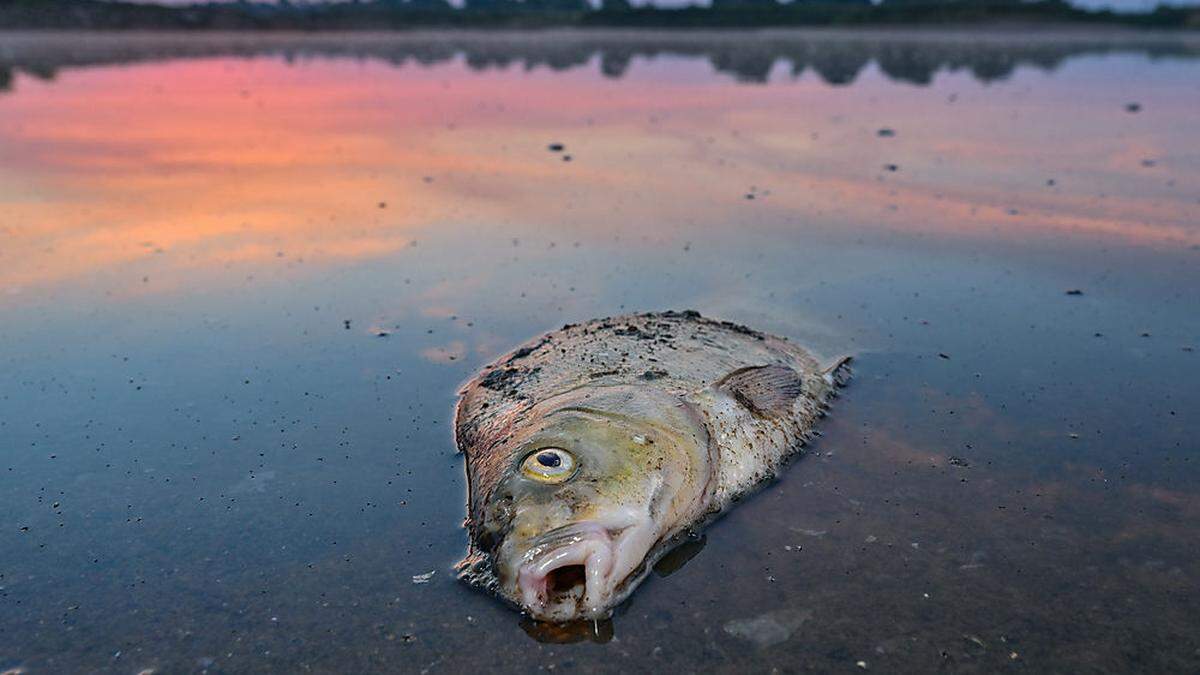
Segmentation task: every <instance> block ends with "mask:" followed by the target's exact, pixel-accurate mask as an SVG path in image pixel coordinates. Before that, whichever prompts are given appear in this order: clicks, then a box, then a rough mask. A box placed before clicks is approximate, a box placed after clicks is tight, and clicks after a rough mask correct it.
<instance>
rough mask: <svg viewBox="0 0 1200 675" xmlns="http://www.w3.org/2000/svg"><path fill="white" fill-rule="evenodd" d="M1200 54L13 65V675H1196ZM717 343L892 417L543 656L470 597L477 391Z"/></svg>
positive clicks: (893, 53) (727, 39)
mask: <svg viewBox="0 0 1200 675" xmlns="http://www.w3.org/2000/svg"><path fill="white" fill-rule="evenodd" d="M1198 53H1200V52H1198V49H1197V43H1196V42H1195V41H1194V40H1193V39H1191V38H1188V37H1186V36H1169V37H1161V36H1144V35H1140V34H1136V33H1117V34H1092V33H1078V32H1072V33H1070V34H1057V35H1046V36H1042V37H1041V38H1038V37H1034V38H1030V37H1025V36H1016V35H1013V34H1003V33H1000V34H996V33H991V34H973V33H958V32H951V33H948V34H942V35H938V36H933V35H930V34H922V33H916V32H887V33H884V32H877V31H870V32H849V33H839V32H831V31H815V32H811V31H800V32H769V33H766V34H761V33H753V34H740V33H723V34H721V35H719V36H718V35H712V34H696V35H692V36H689V35H680V34H670V35H657V34H629V35H625V34H604V33H597V34H590V33H583V34H572V33H559V32H551V33H539V34H499V35H476V36H466V35H462V34H437V35H412V36H382V35H374V36H372V35H366V36H353V37H347V36H327V35H315V36H307V37H303V36H290V35H270V36H255V35H236V36H235V35H224V36H222V35H217V36H194V37H180V36H166V35H132V36H113V37H87V38H84V37H81V36H71V35H63V36H47V35H35V36H31V35H12V34H10V35H4V36H0V73H3V75H2V76H0V83H2V86H3V92H0V242H3V243H2V245H0V504H3V505H4V509H3V510H0V552H2V554H0V670H4V669H10V668H16V669H24V670H28V671H29V672H79V671H100V672H138V671H140V670H142V669H156V670H157V671H158V672H181V671H182V672H188V671H202V670H208V671H209V672H244V671H263V670H278V671H286V672H293V671H301V670H305V669H310V670H315V671H321V672H329V671H338V672H363V671H369V670H400V671H403V672H408V671H428V672H436V671H439V670H440V671H449V672H458V671H462V670H466V669H471V668H475V669H478V668H489V669H498V670H502V671H521V672H526V671H529V670H533V669H536V668H549V667H550V666H551V665H553V666H554V667H555V668H556V669H575V670H586V671H628V670H643V669H650V668H658V667H672V668H675V669H679V670H719V671H730V672H732V671H747V670H754V671H760V670H768V669H770V668H780V669H795V670H800V669H805V668H809V669H814V670H817V671H836V670H846V669H856V664H857V663H858V662H859V661H861V662H863V663H864V664H865V665H866V667H868V668H870V669H871V670H877V671H881V672H901V671H906V672H912V671H919V672H929V671H933V670H936V669H951V670H955V671H964V672H995V671H996V670H999V669H1001V668H1010V667H1024V668H1031V669H1035V670H1038V671H1081V670H1082V671H1090V672H1107V671H1113V672H1118V671H1130V670H1140V671H1148V672H1149V671H1153V672H1187V671H1192V670H1196V668H1197V666H1198V665H1200V638H1197V635H1198V634H1200V633H1198V632H1197V630H1196V629H1197V627H1198V626H1197V619H1196V617H1195V612H1194V606H1195V603H1196V601H1197V600H1198V599H1200V598H1197V593H1196V590H1195V589H1196V588H1197V579H1198V576H1200V566H1198V564H1197V562H1196V561H1197V560H1200V555H1198V553H1200V551H1197V540H1196V538H1195V536H1194V532H1195V527H1196V525H1197V519H1198V518H1200V484H1198V482H1197V479H1198V477H1200V476H1198V474H1200V471H1198V465H1197V461H1198V460H1197V458H1196V450H1197V448H1196V442H1195V438H1196V436H1197V431H1200V429H1198V427H1197V421H1196V418H1195V411H1196V410H1200V387H1198V386H1197V384H1196V383H1197V382H1198V381H1200V361H1198V359H1200V355H1198V354H1197V353H1196V350H1197V349H1200V296H1198V295H1197V293H1196V291H1195V289H1196V288H1198V287H1200V221H1198V220H1197V218H1196V213H1197V212H1198V210H1200V151H1198V146H1197V136H1196V131H1195V129H1196V126H1195V124H1196V111H1197V110H1200V61H1197V60H1196V55H1197V54H1198ZM555 144H561V145H562V146H563V148H562V149H561V150H551V149H550V146H551V145H555ZM1069 291H1070V293H1069ZM1075 291H1078V293H1075ZM668 308H673V309H686V308H694V309H697V310H699V311H701V312H703V313H704V314H706V315H713V316H719V317H721V318H726V319H731V320H735V321H739V322H742V323H746V324H748V325H751V326H754V327H756V328H759V329H762V330H767V331H771V332H775V333H779V334H782V335H787V336H789V337H790V338H792V339H794V340H796V341H798V342H800V343H802V344H805V345H808V346H811V347H812V348H813V349H814V350H816V351H817V352H818V353H820V354H821V355H823V356H826V357H832V356H835V355H839V354H845V353H849V354H854V355H855V357H856V360H855V364H856V365H855V379H854V381H853V382H852V383H851V385H850V387H849V388H848V389H847V390H846V391H845V393H844V395H843V396H841V397H840V398H839V399H838V401H837V403H836V405H835V407H834V410H833V411H832V413H831V414H830V416H829V417H828V419H827V420H825V422H824V424H823V426H822V427H821V430H822V432H823V436H822V437H821V438H820V439H819V441H818V442H817V443H816V444H814V445H813V447H811V448H810V449H809V453H808V454H807V455H806V456H804V457H803V458H801V459H798V460H797V461H795V462H794V463H793V464H792V465H791V466H790V467H789V468H788V470H787V471H786V473H785V474H784V475H783V476H782V478H781V479H780V480H779V481H778V482H776V483H774V484H772V485H770V486H768V487H767V488H766V489H765V490H764V491H763V492H761V493H759V494H758V495H756V496H755V497H753V498H751V499H748V500H746V501H745V502H744V503H742V504H740V505H739V506H737V507H736V508H735V509H734V510H733V511H731V512H730V513H729V515H728V516H726V517H725V518H724V519H722V520H721V521H719V522H718V523H717V524H716V525H715V526H713V527H712V528H710V529H709V530H708V531H707V535H706V537H705V539H704V540H703V545H699V544H696V543H692V544H690V545H689V548H688V549H687V550H685V551H681V552H680V553H679V554H677V555H675V556H673V557H671V558H670V559H669V560H668V561H666V562H668V563H669V564H667V565H664V566H663V567H662V569H661V570H660V572H661V574H659V575H654V576H652V578H651V579H650V580H649V581H648V582H647V583H646V584H645V585H644V586H643V587H641V588H640V589H639V590H638V591H637V592H636V593H635V594H634V596H633V598H632V600H631V601H630V602H629V603H628V604H627V605H625V606H623V607H622V608H620V609H619V610H618V612H617V614H616V615H615V616H614V618H613V621H612V622H611V624H605V625H600V626H594V627H592V628H591V629H590V630H578V629H569V630H565V631H564V630H558V629H553V628H550V627H546V626H538V625H531V624H530V623H529V622H524V623H523V622H522V620H521V618H520V617H519V615H518V614H516V613H515V612H513V611H511V610H510V609H508V608H506V607H504V606H502V605H501V604H500V603H498V602H496V601H495V600H493V599H491V598H488V597H486V596H483V595H482V594H479V593H477V592H474V591H472V590H470V589H468V588H467V587H466V586H464V585H463V584H460V583H458V582H456V581H455V580H454V579H453V572H452V569H451V565H452V564H453V562H454V561H455V560H457V559H458V558H459V557H460V556H461V554H462V552H463V550H464V549H465V533H464V532H463V530H461V528H460V524H461V521H462V518H463V515H464V506H465V494H464V485H463V473H462V464H461V459H460V458H459V457H458V456H457V454H456V453H455V450H454V444H453V438H452V435H451V428H450V413H451V409H452V406H453V403H454V398H455V391H456V388H457V386H458V385H459V384H460V383H461V382H463V381H464V380H465V379H466V378H467V377H469V376H470V375H471V374H473V373H474V372H475V371H476V370H478V369H479V368H480V367H481V366H483V365H484V364H486V363H487V362H489V361H490V360H491V359H492V358H494V357H495V356H497V355H498V354H500V353H502V352H504V351H505V350H506V349H508V348H510V347H512V346H513V345H515V344H517V343H518V342H520V341H522V340H525V339H527V338H529V337H531V336H534V335H536V334H538V333H539V332H541V331H545V330H550V329H554V328H557V327H558V326H561V325H562V324H563V323H567V322H574V321H579V320H581V319H587V318H591V317H595V316H603V315H610V314H616V313H621V312H627V311H641V310H660V309H668ZM431 572H432V573H433V574H432V576H428V575H429V574H430V573H431ZM585 628H586V627H585ZM568 643H569V644H568Z"/></svg>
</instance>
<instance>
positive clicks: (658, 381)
mask: <svg viewBox="0 0 1200 675" xmlns="http://www.w3.org/2000/svg"><path fill="white" fill-rule="evenodd" d="M848 361H849V358H842V359H839V360H837V361H835V362H834V363H833V364H832V365H829V366H825V367H823V366H822V365H821V364H820V363H818V361H817V359H816V358H815V357H814V356H813V355H811V354H810V353H809V352H808V351H806V350H804V349H803V348H801V347H799V346H797V345H795V344H792V343H790V342H788V341H787V340H785V339H783V338H779V337H774V336H771V335H767V334H765V333H761V332H759V331H756V330H753V329H750V328H747V327H745V326H740V325H738V324H734V323H730V322H727V321H717V320H713V319H707V318H704V317H701V316H700V314H699V313H697V312H694V311H686V312H674V311H668V312H661V313H650V314H636V315H627V316H620V317H614V318H607V319H597V320H593V321H589V322H586V323H582V324H568V325H566V326H563V328H562V329H561V330H557V331H554V332H552V333H548V334H546V335H543V336H541V337H539V338H537V339H535V340H532V341H530V342H529V343H527V344H525V345H522V346H521V347H518V348H517V349H515V350H513V351H512V352H510V353H508V354H506V355H504V356H503V357H501V358H500V359H499V360H497V361H496V362H494V363H492V364H491V365H489V366H487V367H486V368H484V369H483V370H482V371H481V372H480V373H479V374H478V375H476V376H475V377H474V378H473V379H472V380H470V381H469V382H468V383H467V384H466V385H465V386H464V387H463V388H462V390H461V391H460V392H459V394H460V396H461V398H460V399H459V402H458V408H457V411H456V415H455V436H456V441H457V443H458V447H459V450H461V451H462V452H463V453H464V454H465V455H466V465H467V480H468V492H469V504H468V506H467V508H468V515H467V519H466V522H465V526H466V528H467V530H468V532H469V534H470V548H469V550H468V552H467V556H466V557H465V558H464V559H463V561H462V562H460V563H459V565H458V570H459V575H460V577H461V578H463V579H465V580H466V581H468V582H470V583H472V584H475V585H477V586H480V587H482V588H484V589H486V590H488V591H491V592H494V593H496V594H498V595H499V596H501V597H502V598H504V599H506V600H508V601H509V602H511V603H513V604H515V605H517V606H518V607H520V608H521V609H523V610H524V611H525V612H527V613H528V614H529V615H530V616H532V617H533V618H535V619H539V620H544V621H555V622H564V621H572V620H577V619H601V618H604V617H607V616H609V615H610V614H611V612H612V609H613V608H614V607H615V606H617V605H618V604H620V603H621V602H622V601H623V600H624V599H625V598H627V597H628V596H629V594H630V593H631V592H632V591H633V589H634V588H635V587H637V585H638V584H639V583H640V582H641V581H642V579H644V578H645V576H646V574H647V572H648V571H649V570H650V569H651V568H652V567H653V565H654V563H655V562H656V561H657V560H658V559H659V558H661V557H662V556H663V555H664V554H666V553H667V552H668V551H670V550H671V548H672V547H673V546H674V545H675V544H677V543H679V542H680V541H681V540H683V539H684V538H685V537H686V536H687V535H688V534H689V533H692V532H695V531H696V530H697V529H698V528H699V527H702V526H703V525H704V524H706V523H707V522H709V521H710V520H712V519H713V518H714V517H716V516H717V515H718V514H720V513H721V512H722V511H723V510H724V509H725V508H726V507H728V506H729V504H730V503H731V502H732V501H733V500H735V499H737V498H738V497H740V496H742V495H744V494H746V493H747V492H749V491H751V490H752V489H754V488H755V487H756V486H757V485H759V484H760V483H762V482H763V481H764V480H767V479H769V478H771V477H773V476H774V475H775V474H776V472H777V471H778V469H779V467H780V465H781V464H782V463H783V461H784V460H785V459H786V458H788V457H789V456H791V455H793V454H794V453H796V452H797V451H798V450H799V449H800V448H801V446H802V445H803V444H804V443H805V441H806V440H807V439H808V438H809V436H810V435H811V434H812V433H813V426H814V425H815V424H816V422H817V420H818V418H820V417H821V416H822V415H823V414H824V411H825V410H826V407H827V405H828V401H829V399H830V397H831V396H832V395H833V393H834V391H835V389H836V388H837V386H838V385H839V384H840V383H841V382H842V380H843V378H845V377H846V376H847V375H848V369H847V368H846V367H845V364H846V363H847V362H848Z"/></svg>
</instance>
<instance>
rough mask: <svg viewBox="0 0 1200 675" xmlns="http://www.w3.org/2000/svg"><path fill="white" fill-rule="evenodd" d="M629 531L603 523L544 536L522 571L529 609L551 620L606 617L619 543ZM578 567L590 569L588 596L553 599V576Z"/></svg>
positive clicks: (586, 584) (521, 586)
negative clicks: (603, 615) (550, 579)
mask: <svg viewBox="0 0 1200 675" xmlns="http://www.w3.org/2000/svg"><path fill="white" fill-rule="evenodd" d="M625 529H626V528H624V527H622V528H617V529H615V530H614V529H610V528H607V527H604V526H603V525H601V524H599V523H575V524H572V525H567V526H564V527H560V528H556V529H554V530H551V531H549V532H547V533H545V534H543V535H542V536H541V537H539V538H538V540H537V543H536V544H535V545H534V546H532V547H530V549H529V551H528V552H527V553H526V554H525V556H524V562H523V564H522V565H521V566H520V569H519V571H518V573H517V592H518V596H519V598H520V602H521V605H522V606H523V607H524V609H525V610H526V611H527V612H529V613H530V615H532V616H533V617H534V618H536V619H545V620H550V621H567V620H571V619H576V618H579V617H580V616H599V615H600V614H602V613H603V612H604V611H605V610H606V608H607V605H606V599H607V598H608V597H609V595H610V594H611V592H612V586H613V584H612V583H611V582H612V579H611V578H610V577H611V575H612V571H613V566H614V562H615V561H616V551H615V543H616V540H617V538H618V537H619V536H620V534H621V533H622V532H624V530H625ZM572 565H583V567H584V574H585V576H584V590H583V595H582V596H579V597H573V596H570V595H569V594H568V595H566V596H563V597H558V598H554V597H551V596H550V595H549V589H548V588H547V584H548V579H549V577H550V575H551V574H552V573H553V572H554V571H555V570H558V569H561V568H563V567H568V566H572Z"/></svg>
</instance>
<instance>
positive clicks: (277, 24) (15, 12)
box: [0, 0, 1200, 31]
mask: <svg viewBox="0 0 1200 675" xmlns="http://www.w3.org/2000/svg"><path fill="white" fill-rule="evenodd" d="M987 22H1004V23H1012V22H1036V23H1080V22H1083V23H1100V24H1122V25H1134V26H1143V27H1156V28H1200V8H1196V7H1164V6H1160V7H1159V8H1157V9H1156V10H1154V11H1153V12H1149V13H1140V14H1124V13H1115V12H1111V11H1107V10H1103V11H1093V10H1085V9H1080V8H1077V7H1072V6H1070V5H1068V4H1067V3H1066V2H1062V1H1061V0H1032V1H1029V0H882V2H880V3H879V4H873V3H872V2H871V1H870V0H792V1H791V2H787V3H781V2H778V1H777V0H712V4H711V6H709V7H684V8H675V9H667V8H657V7H650V6H643V7H634V6H632V5H631V4H630V3H629V0H600V4H599V5H598V6H593V5H592V4H590V3H589V2H588V1H587V0H465V3H464V4H463V6H462V7H461V8H456V7H454V6H452V5H451V4H450V3H449V2H447V1H446V0H354V1H352V2H329V3H313V2H303V3H301V2H292V1H289V0H281V1H280V2H278V3H260V2H247V1H241V2H233V3H218V4H195V5H190V6H185V7H165V6H160V5H146V4H137V3H131V2H104V1H101V0H0V28H8V29H31V28H32V29H106V30H130V29H187V30H303V31H315V30H380V29H385V30H392V29H404V28H427V27H465V28H493V27H494V28H538V27H561V26H580V27H605V26H611V27H624V28H636V27H650V28H759V27H775V26H821V25H825V26H829V25H837V26H848V25H867V24H893V25H900V24H937V23H940V24H946V23H957V24H963V23H987Z"/></svg>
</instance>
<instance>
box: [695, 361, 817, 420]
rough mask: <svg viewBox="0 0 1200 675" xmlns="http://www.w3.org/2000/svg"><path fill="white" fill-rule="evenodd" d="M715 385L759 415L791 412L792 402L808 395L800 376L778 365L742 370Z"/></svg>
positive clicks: (751, 367)
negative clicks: (805, 394) (802, 395)
mask: <svg viewBox="0 0 1200 675" xmlns="http://www.w3.org/2000/svg"><path fill="white" fill-rule="evenodd" d="M715 386H716V388H717V389H720V390H721V391H724V392H725V393H727V394H729V395H730V396H732V397H733V398H734V399H735V400H737V402H738V403H741V404H742V405H744V406H746V407H747V408H749V409H750V412H752V413H754V414H755V415H759V416H770V415H783V414H789V413H791V411H792V403H793V402H794V401H795V400H796V397H798V396H800V395H801V394H803V393H804V380H803V379H802V378H801V377H800V375H799V373H797V372H796V371H794V370H792V369H791V368H788V367H787V366H781V365H778V364H772V365H769V366H750V367H748V368H739V369H737V370H735V371H733V372H732V373H729V374H728V375H726V376H725V377H723V378H721V379H720V380H719V381H718V382H717V383H716V385H715Z"/></svg>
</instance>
